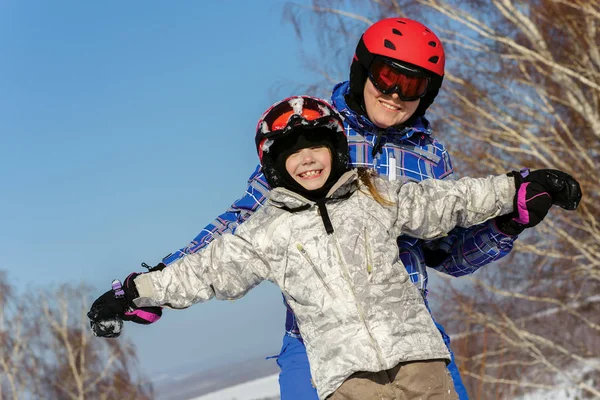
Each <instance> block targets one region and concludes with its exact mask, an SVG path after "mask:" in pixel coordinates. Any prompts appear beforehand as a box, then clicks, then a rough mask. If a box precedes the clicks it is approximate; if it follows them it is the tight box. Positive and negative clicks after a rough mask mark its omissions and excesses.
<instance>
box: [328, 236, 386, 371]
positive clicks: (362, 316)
mask: <svg viewBox="0 0 600 400" xmlns="http://www.w3.org/2000/svg"><path fill="white" fill-rule="evenodd" d="M332 236H333V241H334V242H335V249H336V251H337V254H338V258H339V260H340V264H342V267H343V268H342V275H344V279H345V280H346V283H347V284H348V287H349V288H350V293H351V294H352V298H353V300H354V304H355V305H356V309H357V311H358V317H359V318H360V320H361V322H362V323H363V326H364V327H365V330H366V331H367V334H368V335H369V338H370V339H371V343H373V347H375V351H376V353H377V360H378V361H379V365H380V367H381V369H380V370H381V371H383V370H384V369H385V362H384V361H383V355H382V351H381V348H380V347H379V344H377V342H376V341H375V338H374V337H373V334H372V333H371V330H370V329H369V326H368V325H367V321H366V318H365V312H364V311H363V309H362V307H361V305H360V303H359V302H358V300H357V299H356V293H355V292H354V285H352V282H351V279H350V272H349V271H348V267H347V266H346V261H345V260H344V257H343V256H342V249H341V248H340V244H339V242H338V240H337V236H336V234H335V232H334V233H333V234H332Z"/></svg>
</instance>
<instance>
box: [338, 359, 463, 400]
mask: <svg viewBox="0 0 600 400" xmlns="http://www.w3.org/2000/svg"><path fill="white" fill-rule="evenodd" d="M416 399H418V400H457V399H458V395H457V394H456V391H455V390H454V384H453V383H452V378H451V377H450V373H449V372H448V369H447V368H446V362H445V361H443V360H431V361H418V362H409V363H401V364H398V365H397V366H395V367H394V368H392V369H388V370H387V371H380V372H356V373H354V374H352V375H350V377H349V378H348V379H346V380H345V381H344V383H342V385H341V386H340V387H339V388H338V390H336V391H335V392H334V393H333V394H332V395H331V396H329V397H328V398H327V400H416Z"/></svg>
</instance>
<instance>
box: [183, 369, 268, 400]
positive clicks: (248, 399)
mask: <svg viewBox="0 0 600 400" xmlns="http://www.w3.org/2000/svg"><path fill="white" fill-rule="evenodd" d="M278 378H279V374H273V375H269V376H265V377H264V378H259V379H255V380H253V381H249V382H245V383H240V384H239V385H235V386H231V387H229V388H226V389H222V390H219V391H216V392H212V393H209V394H205V395H202V396H200V397H195V398H193V399H189V400H258V399H271V398H273V399H279V382H278Z"/></svg>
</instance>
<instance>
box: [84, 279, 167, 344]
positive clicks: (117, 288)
mask: <svg viewBox="0 0 600 400" xmlns="http://www.w3.org/2000/svg"><path fill="white" fill-rule="evenodd" d="M138 275H140V274H139V273H133V274H130V275H129V276H128V277H127V278H125V282H124V283H123V284H121V282H120V281H119V280H114V281H113V282H112V289H111V290H109V291H108V292H106V293H104V294H103V295H102V296H100V297H98V299H96V301H94V303H93V304H92V307H91V308H90V311H89V312H88V313H87V316H88V318H89V319H90V326H91V328H92V331H93V332H94V335H96V336H99V337H109V338H110V337H117V336H119V335H120V334H121V330H122V328H123V321H132V322H135V323H138V324H145V325H147V324H151V323H153V322H156V321H158V319H160V317H161V316H162V308H161V307H141V308H138V307H136V306H135V304H134V303H133V299H135V298H137V297H139V294H138V291H137V289H136V287H135V283H134V282H133V280H134V279H135V277H136V276H138Z"/></svg>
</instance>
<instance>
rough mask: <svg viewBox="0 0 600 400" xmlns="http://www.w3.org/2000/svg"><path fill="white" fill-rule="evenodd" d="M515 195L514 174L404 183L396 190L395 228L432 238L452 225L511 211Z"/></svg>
mask: <svg viewBox="0 0 600 400" xmlns="http://www.w3.org/2000/svg"><path fill="white" fill-rule="evenodd" d="M514 196H515V184H514V178H512V177H508V176H506V175H500V176H494V177H488V178H463V179H460V180H458V181H441V180H433V179H428V180H425V181H422V182H419V183H406V184H404V185H401V186H399V190H397V193H396V199H397V204H398V217H397V224H396V228H397V229H398V230H399V232H398V233H399V234H400V233H403V234H409V235H411V236H414V237H417V238H421V239H435V238H438V237H442V236H445V235H446V234H447V233H448V232H450V231H451V230H452V229H453V228H454V227H455V226H461V227H470V226H473V225H476V224H480V223H483V222H485V221H487V220H488V219H491V218H494V217H496V216H498V215H502V214H506V213H509V212H511V211H512V209H513V200H514Z"/></svg>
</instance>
